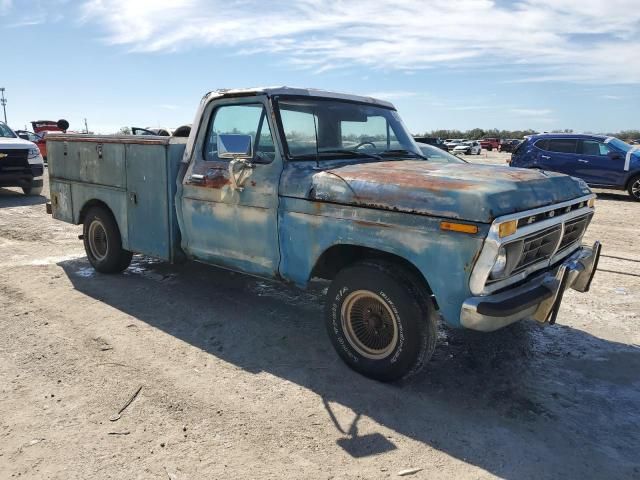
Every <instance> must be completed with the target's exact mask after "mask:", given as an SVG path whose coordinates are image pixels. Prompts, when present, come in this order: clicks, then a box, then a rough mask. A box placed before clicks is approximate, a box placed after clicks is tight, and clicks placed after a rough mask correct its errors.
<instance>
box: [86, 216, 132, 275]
mask: <svg viewBox="0 0 640 480" xmlns="http://www.w3.org/2000/svg"><path fill="white" fill-rule="evenodd" d="M83 240H84V250H85V252H86V253H87V258H88V259H89V263H91V265H93V268H95V269H96V270H97V271H99V272H102V273H119V272H122V271H123V270H125V269H126V268H127V267H128V266H129V264H130V263H131V257H132V256H133V254H132V253H131V252H129V251H127V250H124V249H123V248H122V238H121V237H120V229H119V228H118V224H117V223H116V221H115V219H114V218H113V215H112V214H111V212H110V211H108V210H107V209H105V208H103V207H93V208H91V209H90V210H89V211H88V212H87V215H86V217H85V220H84V225H83Z"/></svg>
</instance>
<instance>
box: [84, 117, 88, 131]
mask: <svg viewBox="0 0 640 480" xmlns="http://www.w3.org/2000/svg"><path fill="white" fill-rule="evenodd" d="M84 133H89V126H88V125H87V119H86V118H85V119H84Z"/></svg>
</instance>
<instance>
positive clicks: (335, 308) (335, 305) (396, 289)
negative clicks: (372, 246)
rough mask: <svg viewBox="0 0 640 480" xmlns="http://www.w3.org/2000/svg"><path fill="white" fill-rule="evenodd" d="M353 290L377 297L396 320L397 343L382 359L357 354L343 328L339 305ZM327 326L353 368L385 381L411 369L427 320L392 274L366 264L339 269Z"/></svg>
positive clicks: (329, 299)
mask: <svg viewBox="0 0 640 480" xmlns="http://www.w3.org/2000/svg"><path fill="white" fill-rule="evenodd" d="M356 290H368V291H370V292H372V293H375V294H376V295H378V296H380V297H381V298H382V299H383V300H384V301H385V302H386V303H387V305H388V306H389V308H390V309H391V310H392V312H393V314H394V315H395V317H396V320H397V328H398V342H397V344H396V346H395V348H394V349H393V351H391V352H390V353H389V355H388V356H387V357H385V358H384V359H379V360H374V359H370V358H366V357H364V356H362V355H361V354H360V353H358V352H357V351H356V350H355V349H354V348H353V346H352V345H351V343H349V340H348V339H347V335H346V333H345V332H344V329H343V327H342V305H343V303H344V301H345V299H346V298H347V297H348V295H349V294H350V293H352V292H354V291H356ZM325 317H326V326H327V330H328V333H329V337H330V339H331V342H332V343H333V345H334V347H335V349H336V351H337V352H338V354H339V355H340V357H342V359H343V360H344V361H345V362H346V363H347V364H348V365H349V366H351V367H352V368H353V369H354V370H356V371H358V372H360V373H362V374H364V375H366V376H368V377H372V378H376V379H378V380H383V381H388V380H395V379H397V378H399V377H402V376H403V375H404V374H405V373H407V372H408V371H410V370H411V369H412V367H413V365H414V363H415V361H416V358H417V357H418V356H419V354H420V350H421V346H422V342H423V339H422V337H423V335H424V332H423V331H422V330H423V328H421V327H424V325H421V324H422V323H426V319H423V318H421V309H420V306H419V304H418V302H417V300H416V299H415V298H413V297H412V295H411V294H410V293H409V292H408V291H407V290H406V289H405V288H402V285H401V284H400V283H399V282H398V281H397V280H396V279H395V278H393V276H391V275H389V274H388V273H386V272H384V271H382V270H375V269H374V268H372V267H368V266H355V267H351V268H348V269H346V270H345V271H343V272H340V273H339V274H338V275H337V276H336V278H335V280H334V282H333V283H332V285H331V287H330V288H329V291H328V292H327V303H326V315H325Z"/></svg>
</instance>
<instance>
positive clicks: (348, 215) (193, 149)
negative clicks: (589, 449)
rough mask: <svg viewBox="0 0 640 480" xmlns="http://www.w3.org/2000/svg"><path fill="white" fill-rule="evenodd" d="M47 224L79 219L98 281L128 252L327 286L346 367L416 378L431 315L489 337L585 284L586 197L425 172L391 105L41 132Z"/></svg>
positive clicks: (224, 113) (274, 98)
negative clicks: (122, 132)
mask: <svg viewBox="0 0 640 480" xmlns="http://www.w3.org/2000/svg"><path fill="white" fill-rule="evenodd" d="M48 149H49V165H50V167H49V168H50V187H51V205H50V210H51V211H52V213H53V216H54V218H56V219H59V220H62V221H65V222H70V223H74V224H83V226H84V231H83V236H82V237H83V240H84V246H85V250H86V254H87V257H88V259H89V261H90V262H91V264H92V265H93V266H94V267H95V269H96V270H98V271H100V272H104V273H116V272H120V271H122V270H124V269H126V268H127V266H128V265H129V262H130V261H131V255H132V252H138V253H143V254H146V255H150V256H153V257H157V258H160V259H164V260H166V261H169V262H178V261H183V260H185V259H192V260H197V261H200V262H204V263H208V264H212V265H217V266H220V267H224V268H228V269H232V270H236V271H240V272H244V273H247V274H251V275H256V276H259V277H265V278H273V279H279V280H282V281H285V282H289V283H292V284H295V285H298V286H300V287H304V286H305V285H307V284H308V282H309V281H310V280H311V279H312V278H322V279H328V280H330V281H331V285H330V287H329V289H328V292H327V299H326V314H325V317H326V326H327V330H328V333H329V336H330V338H331V340H332V342H333V344H334V346H335V348H336V350H337V352H338V353H339V355H340V356H341V357H342V358H343V359H344V361H345V362H346V363H347V364H348V365H350V366H351V367H352V368H354V369H355V370H357V371H358V372H361V373H362V374H364V375H367V376H370V377H373V378H376V379H379V380H385V381H388V380H394V379H398V378H401V377H403V376H406V375H408V374H411V373H413V372H416V371H417V370H419V369H420V367H421V366H422V365H423V364H424V363H425V362H426V361H427V360H428V359H429V357H430V356H431V354H432V352H433V350H434V347H435V344H436V336H437V335H436V326H437V321H438V320H439V319H440V318H442V319H443V321H444V322H446V323H447V324H448V325H450V326H451V327H463V328H470V329H475V330H482V331H491V330H495V329H498V328H501V327H504V326H506V325H508V324H510V323H513V322H516V321H519V320H523V319H534V320H536V321H538V322H540V323H542V324H545V323H551V324H553V323H554V322H555V320H556V316H557V313H558V309H559V307H560V302H561V300H562V295H563V292H564V291H565V289H567V288H573V289H575V290H578V291H580V292H586V291H587V290H589V285H590V283H591V280H592V278H593V274H594V272H595V270H596V266H597V261H598V256H599V253H600V244H599V243H598V242H596V243H595V244H594V245H593V246H585V245H582V237H583V234H584V233H585V230H586V228H587V226H588V225H589V222H590V220H591V218H592V216H593V214H594V199H595V196H594V195H593V194H592V192H591V191H590V190H589V187H588V186H587V185H586V184H585V183H584V182H582V181H580V180H578V179H575V178H572V177H569V176H566V175H561V174H556V173H550V172H543V171H531V170H520V169H515V168H508V167H487V166H478V165H473V164H460V163H451V164H447V163H434V162H430V161H429V160H428V159H427V158H425V157H423V156H421V154H420V150H419V149H418V147H417V146H416V144H415V143H414V141H413V139H412V137H411V135H410V134H409V132H408V131H407V129H406V128H405V126H404V125H403V123H402V121H401V119H400V117H399V116H398V113H397V112H396V110H395V109H394V107H393V105H391V104H389V103H387V102H384V101H380V100H376V99H373V98H366V97H358V96H353V95H345V94H338V93H330V92H324V91H318V90H306V89H292V88H271V89H251V90H220V91H214V92H211V93H209V94H207V95H205V96H204V98H203V99H202V102H201V103H200V107H199V109H198V112H197V114H196V118H195V120H194V122H193V128H192V130H191V133H190V136H189V137H188V139H186V138H173V137H154V136H87V135H82V136H79V135H58V136H55V137H50V138H49V144H48Z"/></svg>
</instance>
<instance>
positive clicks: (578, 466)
mask: <svg viewBox="0 0 640 480" xmlns="http://www.w3.org/2000/svg"><path fill="white" fill-rule="evenodd" d="M505 158H506V156H505V155H500V154H496V153H494V154H492V155H491V156H490V157H486V156H484V154H483V156H482V157H480V158H476V157H474V158H473V160H474V161H481V162H483V163H491V162H498V163H502V162H503V161H504V159H505ZM45 194H48V192H47V191H45ZM599 196H600V198H599V200H598V203H597V213H596V216H595V219H594V222H593V223H592V226H591V228H590V230H589V232H588V240H590V241H592V240H594V239H600V240H601V241H602V242H603V244H604V251H603V257H602V259H601V261H600V271H599V273H598V274H597V275H596V277H595V281H594V283H593V286H592V290H591V292H590V293H588V294H578V293H577V292H573V291H570V292H568V293H567V294H566V296H565V301H564V303H563V306H562V309H561V312H560V315H559V318H558V324H557V325H555V326H550V327H546V328H540V327H538V326H537V325H535V324H533V323H528V322H524V323H520V324H516V325H514V326H512V327H510V328H508V329H505V330H503V331H499V332H496V333H493V334H479V333H476V332H464V331H452V330H448V329H445V328H442V331H441V339H440V344H439V346H438V348H437V350H436V353H435V355H434V357H433V359H432V360H431V362H430V364H429V365H428V366H427V367H426V368H425V369H424V371H423V372H422V373H421V374H420V375H418V376H416V377H414V378H412V379H411V380H408V381H405V382H403V383H399V384H381V383H376V382H374V381H371V380H368V379H366V378H363V377H361V376H359V375H357V374H356V373H353V372H352V371H351V370H349V369H348V368H347V367H346V366H345V365H343V364H342V363H341V361H340V360H339V359H338V357H337V355H336V354H335V353H334V352H333V350H332V348H331V345H330V343H329V340H328V338H327V336H326V334H325V331H324V325H323V322H322V292H323V288H324V287H325V286H324V285H321V284H319V285H317V286H316V287H314V289H313V290H312V291H310V292H300V291H296V290H293V289H289V288H287V287H283V286H281V285H278V284H272V283H269V282H266V281H261V280H257V279H255V278H250V277H246V276H243V275H239V274H234V273H230V272H227V271H223V270H218V269H216V268H212V267H208V266H205V265H199V264H194V263H190V264H185V265H178V266H172V265H168V264H164V263H159V262H157V261H154V260H152V259H149V258H145V257H134V263H133V265H132V266H131V267H130V268H129V269H128V270H127V271H126V272H125V273H124V274H122V275H116V276H108V275H101V274H96V273H95V272H94V271H93V270H92V269H91V268H90V266H89V264H88V262H87V260H86V258H85V256H84V251H83V248H82V242H81V241H79V240H78V238H77V236H78V234H79V233H80V231H81V229H80V227H76V226H71V225H67V224H64V223H61V222H57V221H54V220H52V219H51V217H50V216H48V215H46V213H45V205H44V203H45V198H44V197H35V198H30V197H25V196H23V195H22V194H21V193H19V191H18V190H15V189H0V267H1V268H0V328H1V330H0V332H1V333H0V479H9V478H17V477H20V478H38V479H40V478H52V479H89V478H92V479H93V478H99V479H173V480H182V479H214V478H216V479H235V478H274V479H275V478H278V479H280V478H283V479H302V478H304V479H306V478H309V479H331V478H333V479H356V478H362V479H378V478H400V477H399V476H398V475H399V474H400V473H407V472H406V470H409V475H407V477H406V478H412V479H413V478H415V479H433V478H445V479H460V478H465V479H466V478H474V479H475V478H494V477H501V478H508V479H528V478H531V479H541V478H544V479H548V478H558V479H567V478H575V479H587V478H602V479H614V478H616V479H619V478H640V349H639V348H638V345H639V344H640V273H639V272H640V248H639V247H640V241H639V240H638V231H640V204H639V203H634V202H631V201H629V200H627V197H626V195H624V194H622V193H615V192H609V193H607V192H599ZM140 388H141V390H140V391H139V394H138V395H137V397H136V398H135V399H134V400H133V401H132V402H131V404H130V405H129V406H128V407H127V408H126V409H125V410H124V411H123V412H122V413H121V414H120V418H119V419H118V420H116V421H111V420H113V419H115V418H116V417H114V415H116V414H117V413H118V411H119V410H120V409H121V408H122V407H123V406H124V405H125V404H126V403H127V401H128V400H129V399H130V398H131V397H132V395H134V393H135V392H136V391H138V389H140ZM417 469H420V470H419V471H416V470H417ZM411 471H414V473H411Z"/></svg>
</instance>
